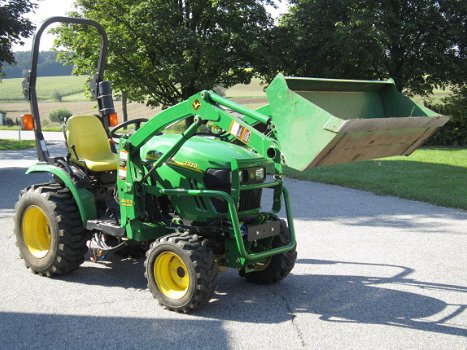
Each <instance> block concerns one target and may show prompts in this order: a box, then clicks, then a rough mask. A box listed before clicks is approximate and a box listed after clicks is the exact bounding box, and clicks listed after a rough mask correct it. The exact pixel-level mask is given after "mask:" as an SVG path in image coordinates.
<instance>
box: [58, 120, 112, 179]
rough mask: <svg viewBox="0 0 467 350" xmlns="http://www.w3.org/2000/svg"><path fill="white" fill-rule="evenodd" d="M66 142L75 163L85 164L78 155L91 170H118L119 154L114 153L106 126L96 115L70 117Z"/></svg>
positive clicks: (67, 124) (67, 123)
mask: <svg viewBox="0 0 467 350" xmlns="http://www.w3.org/2000/svg"><path fill="white" fill-rule="evenodd" d="M66 142H67V148H68V152H70V154H71V161H72V162H73V163H75V164H77V165H81V166H82V165H83V162H80V161H78V159H77V157H76V155H77V156H78V158H79V160H81V161H84V163H85V164H86V168H88V169H89V170H91V171H95V172H99V171H110V170H117V155H116V154H115V153H112V151H111V149H110V143H109V138H108V136H107V134H106V132H105V130H104V126H103V125H102V123H101V121H100V120H99V119H98V118H97V117H96V116H94V115H75V116H72V117H71V118H70V119H68V120H67V122H66ZM73 146H74V150H73ZM75 151H76V154H75Z"/></svg>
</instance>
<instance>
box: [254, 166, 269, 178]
mask: <svg viewBox="0 0 467 350" xmlns="http://www.w3.org/2000/svg"><path fill="white" fill-rule="evenodd" d="M265 177H266V170H265V169H264V168H257V169H256V170H255V179H256V181H260V180H264V178H265Z"/></svg>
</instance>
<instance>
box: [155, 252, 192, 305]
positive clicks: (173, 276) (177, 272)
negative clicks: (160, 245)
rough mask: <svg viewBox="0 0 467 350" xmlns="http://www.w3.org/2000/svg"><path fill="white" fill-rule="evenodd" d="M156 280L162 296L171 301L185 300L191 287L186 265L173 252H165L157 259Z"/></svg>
mask: <svg viewBox="0 0 467 350" xmlns="http://www.w3.org/2000/svg"><path fill="white" fill-rule="evenodd" d="M154 279H155V281H156V284H157V286H158V287H159V290H160V291H161V292H162V294H164V295H165V296H167V297H169V298H171V299H180V298H183V297H184V296H185V295H186V293H187V292H188V287H189V285H190V276H189V274H188V269H187V268H186V265H185V263H184V262H183V260H182V259H180V257H179V256H178V255H177V254H175V253H173V252H164V253H162V254H160V255H159V256H158V257H157V258H156V262H155V263H154Z"/></svg>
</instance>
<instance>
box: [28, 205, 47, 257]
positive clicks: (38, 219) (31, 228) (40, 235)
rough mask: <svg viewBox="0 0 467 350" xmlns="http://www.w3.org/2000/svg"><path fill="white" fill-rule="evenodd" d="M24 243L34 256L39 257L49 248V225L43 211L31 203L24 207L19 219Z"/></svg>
mask: <svg viewBox="0 0 467 350" xmlns="http://www.w3.org/2000/svg"><path fill="white" fill-rule="evenodd" d="M21 229H22V232H23V240H24V244H25V245H26V247H27V248H28V250H29V252H30V253H31V255H32V256H34V257H35V258H38V259H41V258H43V257H44V256H46V255H47V253H48V252H49V249H50V240H51V238H50V226H49V221H48V220H47V216H46V215H45V213H44V211H43V210H42V209H41V208H39V207H38V206H35V205H32V206H30V207H29V208H27V209H26V211H25V212H24V214H23V218H22V221H21Z"/></svg>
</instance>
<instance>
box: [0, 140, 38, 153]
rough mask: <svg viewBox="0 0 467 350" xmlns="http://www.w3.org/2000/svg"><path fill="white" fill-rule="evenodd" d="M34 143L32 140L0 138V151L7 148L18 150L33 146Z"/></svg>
mask: <svg viewBox="0 0 467 350" xmlns="http://www.w3.org/2000/svg"><path fill="white" fill-rule="evenodd" d="M35 146H36V143H35V141H34V140H23V141H17V140H3V139H0V151H7V150H20V149H27V148H32V147H35Z"/></svg>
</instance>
